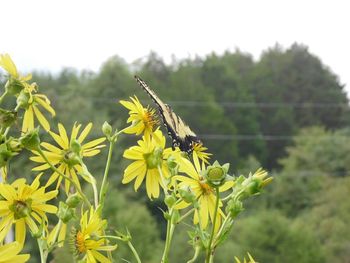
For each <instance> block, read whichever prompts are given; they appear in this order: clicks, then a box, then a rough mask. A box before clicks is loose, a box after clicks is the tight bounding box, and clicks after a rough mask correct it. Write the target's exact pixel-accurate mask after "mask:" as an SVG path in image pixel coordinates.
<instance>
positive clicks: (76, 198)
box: [66, 193, 82, 208]
mask: <svg viewBox="0 0 350 263" xmlns="http://www.w3.org/2000/svg"><path fill="white" fill-rule="evenodd" d="M81 200H82V198H81V197H80V195H79V194H77V193H75V194H72V195H70V196H68V198H67V200H66V204H67V205H68V207H70V208H76V207H77V206H78V205H79V203H80V202H81Z"/></svg>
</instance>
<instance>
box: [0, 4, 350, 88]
mask: <svg viewBox="0 0 350 263" xmlns="http://www.w3.org/2000/svg"><path fill="white" fill-rule="evenodd" d="M0 10H1V13H0V29H1V30H0V52H1V53H4V52H6V53H9V54H10V55H11V56H12V58H13V59H14V61H15V63H16V64H17V66H18V68H19V69H23V70H24V71H30V70H33V69H40V70H50V71H55V72H57V71H58V70H60V69H61V68H62V67H74V68H77V69H92V70H94V71H97V70H98V69H99V67H100V66H101V64H102V63H103V62H104V61H106V60H107V59H108V58H109V57H111V56H113V55H116V54H117V55H119V56H120V57H122V58H124V59H125V60H126V61H127V62H132V61H134V60H135V59H138V58H141V57H144V56H145V55H147V54H148V53H149V52H150V51H151V50H153V51H155V52H157V53H158V54H160V55H161V56H162V57H164V58H165V59H166V60H167V61H169V60H170V57H171V55H172V54H174V55H175V56H176V57H178V58H185V57H189V56H194V55H196V54H198V55H205V54H208V53H210V52H212V51H215V52H218V53H222V52H223V51H224V50H227V49H229V50H234V49H235V48H236V47H238V48H239V49H241V50H242V51H244V52H248V53H251V54H252V55H254V58H256V59H258V58H259V56H260V54H261V52H262V51H263V50H265V49H267V48H268V47H271V46H273V45H274V44H275V43H276V42H278V43H280V44H281V45H282V46H283V47H289V46H290V45H291V44H292V43H293V42H298V43H303V44H305V45H307V46H308V47H309V50H310V52H311V53H313V54H315V55H317V56H318V57H320V58H321V60H322V61H323V63H324V64H326V65H327V66H329V67H330V68H331V69H332V71H333V72H334V73H336V74H337V75H338V76H339V78H340V81H341V82H342V83H343V84H346V85H347V90H348V92H349V93H350V65H349V64H350V15H349V12H350V1H347V0H343V1H339V0H332V1H330V0H327V1H322V0H319V1H316V0H315V1H312V0H309V1H306V0H304V1H299V0H288V1H283V0H265V1H261V0H260V1H259V0H256V1H249V0H246V1H233V0H231V1H222V0H215V1H204V0H201V1H195V0H193V1H190V0H187V1H186V0H177V1H166V0H155V1H152V0H148V1H145V0H139V1H127V0H124V1H117V0H114V1H106V0H59V1H52V0H51V1H50V0H35V1H30V0H22V1H19V0H11V1H6V0H0Z"/></svg>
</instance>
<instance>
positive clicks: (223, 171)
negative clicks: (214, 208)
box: [204, 161, 230, 187]
mask: <svg viewBox="0 0 350 263" xmlns="http://www.w3.org/2000/svg"><path fill="white" fill-rule="evenodd" d="M229 167H230V164H228V163H226V164H224V165H223V166H221V165H220V164H219V162H218V161H215V162H214V163H213V165H209V166H208V167H207V170H206V171H205V173H204V176H205V178H206V179H207V182H208V184H209V185H211V186H212V187H219V186H221V185H223V184H224V183H225V181H226V180H225V179H226V175H227V172H228V169H229Z"/></svg>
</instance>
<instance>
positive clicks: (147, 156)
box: [122, 130, 173, 199]
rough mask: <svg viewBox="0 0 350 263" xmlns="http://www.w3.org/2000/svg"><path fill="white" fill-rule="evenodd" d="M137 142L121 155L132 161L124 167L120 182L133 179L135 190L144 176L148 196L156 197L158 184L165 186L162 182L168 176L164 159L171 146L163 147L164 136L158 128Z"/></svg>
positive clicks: (169, 152) (168, 154)
mask: <svg viewBox="0 0 350 263" xmlns="http://www.w3.org/2000/svg"><path fill="white" fill-rule="evenodd" d="M137 144H138V145H137V146H132V147H130V148H129V149H127V150H125V152H124V155H123V156H124V157H125V158H127V159H130V160H134V162H133V163H131V164H130V165H129V166H128V167H127V168H126V169H125V171H124V177H123V181H122V183H123V184H127V183H129V182H131V181H132V180H134V179H135V184H134V189H135V191H137V189H138V188H139V187H140V185H141V184H142V182H143V180H144V179H145V177H146V191H147V195H148V197H149V198H150V199H151V198H152V197H154V198H157V197H158V196H159V186H161V187H163V188H165V187H166V186H165V185H164V182H163V180H164V179H165V178H168V177H169V170H168V167H167V161H166V160H167V158H168V157H169V156H170V154H171V153H173V151H172V149H171V148H166V149H165V137H164V135H163V134H162V132H161V131H160V130H156V131H155V132H154V133H153V136H146V135H144V136H143V137H142V140H139V141H138V142H137ZM160 171H161V173H162V174H160ZM162 176H163V177H164V178H162Z"/></svg>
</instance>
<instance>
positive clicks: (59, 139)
mask: <svg viewBox="0 0 350 263" xmlns="http://www.w3.org/2000/svg"><path fill="white" fill-rule="evenodd" d="M49 133H50V135H51V137H52V138H53V139H54V140H55V141H56V142H57V144H58V145H59V146H61V148H62V149H68V147H69V146H68V145H67V144H65V142H64V141H63V140H62V138H61V137H60V136H59V135H57V134H56V133H54V132H52V131H49Z"/></svg>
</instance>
